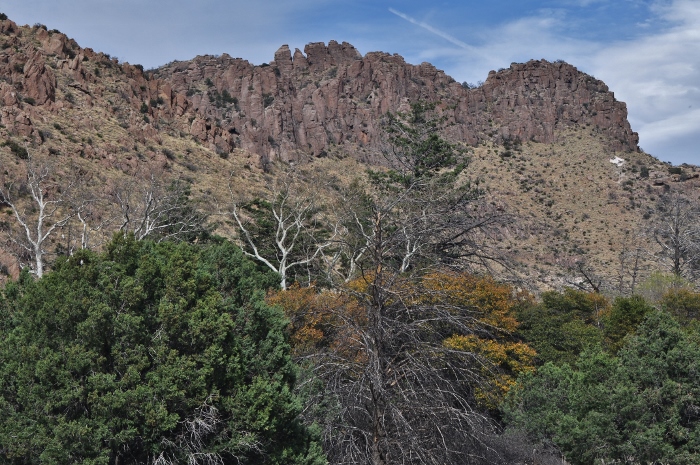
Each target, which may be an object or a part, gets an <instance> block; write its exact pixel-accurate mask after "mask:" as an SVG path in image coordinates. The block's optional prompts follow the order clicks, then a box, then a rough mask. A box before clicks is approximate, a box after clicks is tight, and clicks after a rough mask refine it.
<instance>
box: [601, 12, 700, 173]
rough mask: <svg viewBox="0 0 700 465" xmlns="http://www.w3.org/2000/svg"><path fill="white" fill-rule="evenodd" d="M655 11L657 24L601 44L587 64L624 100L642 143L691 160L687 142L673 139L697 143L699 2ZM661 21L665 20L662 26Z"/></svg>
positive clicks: (699, 134)
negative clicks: (640, 33) (633, 36)
mask: <svg viewBox="0 0 700 465" xmlns="http://www.w3.org/2000/svg"><path fill="white" fill-rule="evenodd" d="M655 11H656V12H657V13H658V17H657V18H656V21H655V23H656V24H655V26H656V27H658V29H657V30H651V31H647V35H645V36H643V37H642V38H640V39H637V40H634V41H628V42H619V43H616V44H613V45H611V46H608V47H605V48H604V49H602V50H601V51H600V52H599V53H597V54H596V55H595V56H594V57H593V65H592V66H593V70H594V72H595V73H596V74H597V75H598V76H599V77H600V78H602V79H603V80H604V81H605V82H606V83H607V84H608V85H609V86H610V88H611V89H613V90H614V91H615V94H616V97H617V98H618V99H620V100H623V101H625V102H627V104H628V109H629V112H630V122H631V123H632V127H633V129H635V130H637V131H638V132H639V134H640V145H641V146H642V147H644V148H645V149H646V150H648V151H649V152H650V153H652V154H654V155H657V156H659V157H661V158H664V159H665V158H671V157H672V156H674V155H675V154H676V153H677V154H678V156H679V157H683V159H684V160H691V159H692V158H689V157H692V154H689V153H688V152H687V150H688V147H689V146H690V144H685V145H686V147H680V146H679V147H677V148H674V144H675V141H676V140H677V139H678V138H682V139H684V140H686V141H687V140H690V139H693V140H696V141H697V142H698V143H700V53H698V51H700V2H697V1H694V0H675V1H673V2H672V3H670V4H666V5H663V6H657V7H656V9H655ZM664 22H669V23H670V26H667V27H666V28H662V27H663V26H664V25H665V24H664ZM699 146H700V145H699ZM662 152H663V153H662ZM695 153H696V154H697V155H695V157H696V158H695V159H694V160H693V161H694V162H695V163H699V164H700V151H696V152H695Z"/></svg>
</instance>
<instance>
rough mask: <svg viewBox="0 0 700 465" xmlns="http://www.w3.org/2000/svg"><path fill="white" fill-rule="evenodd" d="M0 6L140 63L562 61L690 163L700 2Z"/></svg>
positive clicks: (471, 72) (450, 67)
mask: <svg viewBox="0 0 700 465" xmlns="http://www.w3.org/2000/svg"><path fill="white" fill-rule="evenodd" d="M0 11H1V12H3V13H5V14H7V15H8V16H9V17H10V19H12V20H14V21H16V22H18V23H20V24H34V23H37V22H38V23H43V24H46V25H47V26H48V27H49V28H52V29H53V28H56V29H59V30H61V31H62V32H65V33H66V34H68V35H69V36H70V37H73V38H74V39H76V40H77V41H78V43H79V44H80V45H81V46H83V47H91V48H93V49H95V50H98V51H103V52H106V53H109V54H111V55H112V56H117V57H119V59H120V60H122V61H128V62H130V63H140V64H142V65H144V66H145V67H146V68H152V67H156V66H159V65H162V64H164V63H167V62H169V61H172V60H186V59H190V58H193V57H194V56H196V55H198V54H220V53H224V52H225V53H228V54H229V55H231V56H234V57H241V58H245V59H247V60H249V61H250V62H252V63H254V64H260V63H263V62H268V61H271V60H272V58H273V54H274V52H275V50H277V48H279V46H280V45H282V44H288V45H289V46H290V47H291V48H292V50H293V49H294V48H299V49H302V50H303V48H304V45H305V44H307V43H309V42H326V43H327V42H328V41H329V40H332V39H334V40H337V41H339V42H340V41H346V42H350V43H351V44H353V45H355V47H357V48H358V50H359V51H360V52H361V53H363V54H364V53H367V52H371V51H377V50H379V51H384V52H388V53H399V54H400V55H402V56H403V57H404V58H405V59H406V61H408V62H409V63H414V64H418V63H421V62H423V61H428V62H431V63H433V64H434V65H435V66H437V67H438V68H440V69H443V70H445V72H447V74H449V75H451V76H452V77H454V78H455V79H456V80H458V81H460V82H462V81H468V82H472V83H476V82H478V81H482V80H485V79H486V76H487V74H488V72H489V70H492V69H499V68H504V67H508V66H509V65H510V63H511V62H524V61H527V60H529V59H539V58H545V59H548V60H556V59H563V60H566V61H567V62H569V63H571V64H573V65H575V66H576V67H578V68H579V69H580V70H582V71H584V72H586V73H589V74H592V75H593V76H595V77H597V78H598V79H602V80H603V81H605V83H606V84H608V86H609V87H610V89H611V90H612V91H613V92H615V96H616V97H617V98H618V100H622V101H623V102H626V103H627V106H628V110H629V120H630V122H631V124H632V128H633V129H634V130H635V131H637V132H639V134H640V139H641V140H640V145H641V147H642V148H644V150H646V151H647V152H649V153H651V154H652V155H654V156H656V157H657V158H660V159H661V160H663V161H670V162H672V163H674V164H680V163H683V162H686V163H693V164H698V165H700V0H561V1H549V0H504V1H498V0H491V1H484V0H480V1H456V0H454V1H452V0H450V1H439V0H436V1H433V2H418V1H411V0H408V1H402V2H399V1H381V0H374V1H365V0H358V1H339V0H297V1H294V2H292V1H289V0H287V1H280V0H258V1H255V0H253V1H252V2H243V1H238V0H228V1H225V0H198V1H196V2H194V1H191V0H189V1H185V0H3V1H2V3H1V4H0Z"/></svg>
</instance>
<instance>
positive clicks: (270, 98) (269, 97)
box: [263, 94, 275, 108]
mask: <svg viewBox="0 0 700 465" xmlns="http://www.w3.org/2000/svg"><path fill="white" fill-rule="evenodd" d="M274 100H275V97H273V96H272V95H271V94H263V107H265V108H267V107H269V106H270V105H272V102H273V101H274Z"/></svg>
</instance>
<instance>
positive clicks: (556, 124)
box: [154, 41, 638, 160]
mask: <svg viewBox="0 0 700 465" xmlns="http://www.w3.org/2000/svg"><path fill="white" fill-rule="evenodd" d="M154 76H155V77H156V78H157V79H160V80H163V81H165V82H168V83H170V84H171V85H172V89H173V90H174V91H176V92H178V93H179V94H182V93H185V94H187V95H189V98H190V100H191V101H192V105H193V107H194V108H195V109H196V111H197V112H198V113H199V114H201V115H203V116H204V119H205V120H206V121H210V122H212V123H213V124H215V125H219V126H221V127H222V128H223V129H224V130H225V131H226V132H229V133H230V134H235V137H234V138H231V139H229V141H230V142H231V143H233V144H240V145H241V147H242V148H244V149H246V150H249V151H253V152H256V153H258V154H260V155H261V156H264V157H268V158H275V157H278V158H281V159H284V160H293V159H297V158H299V157H303V156H305V155H315V156H319V155H322V154H323V153H324V152H325V150H326V149H327V147H328V146H329V145H344V144H348V145H351V146H353V148H356V147H364V148H367V149H368V152H370V153H371V152H372V149H373V148H376V146H377V144H378V142H379V133H380V130H379V124H380V120H381V118H382V115H384V114H385V113H386V112H387V111H391V112H396V111H400V110H405V109H407V108H408V107H407V105H408V104H409V103H410V102H416V101H418V100H424V101H429V102H440V104H439V109H440V110H441V112H442V113H443V115H444V116H446V117H447V118H448V120H449V122H451V123H454V124H451V125H450V128H451V129H450V136H451V137H452V138H453V139H455V140H461V141H464V142H466V143H469V144H477V143H479V142H481V141H484V140H492V141H499V140H503V139H509V138H510V139H515V138H519V139H521V140H532V141H536V142H544V143H549V142H553V141H554V139H555V137H556V136H555V132H556V131H555V129H557V128H563V127H569V126H576V125H580V126H584V125H585V126H592V127H594V128H596V129H597V130H598V131H600V132H601V133H604V134H605V135H606V136H607V139H608V140H609V146H610V149H611V150H615V151H629V150H633V151H636V150H637V143H638V137H637V134H636V133H634V132H633V131H632V130H631V128H630V126H629V123H628V122H627V110H626V106H625V104H624V103H622V102H619V101H617V100H615V97H614V95H613V93H612V92H610V91H609V90H608V88H607V86H606V85H605V84H604V83H603V82H601V81H599V80H597V79H595V78H593V77H591V76H589V75H587V74H585V73H581V72H580V71H578V70H577V69H576V68H575V67H573V66H571V65H569V64H566V63H549V62H547V61H545V60H540V61H530V62H528V63H524V64H512V65H511V66H510V68H508V69H503V70H500V71H498V72H495V71H492V72H491V73H489V75H488V78H487V79H486V81H485V82H484V83H483V85H481V86H479V87H476V88H466V87H465V86H463V85H461V84H459V83H457V82H455V81H454V79H452V78H451V77H449V76H447V75H446V74H445V73H444V72H442V71H440V70H438V69H436V68H435V67H434V66H432V65H430V64H428V63H422V64H421V65H410V64H408V63H406V62H405V61H404V59H403V58H402V57H400V56H398V55H389V54H386V53H379V52H373V53H368V54H366V55H365V56H364V57H363V56H362V55H361V54H360V53H359V52H358V51H357V50H356V49H355V48H354V47H353V46H352V45H350V44H348V43H345V42H343V43H342V44H339V43H337V42H335V41H331V42H330V43H329V44H328V45H327V46H326V45H324V44H323V43H315V44H309V45H307V46H306V47H305V49H304V53H302V52H301V51H300V50H299V49H297V50H295V52H294V54H292V53H291V51H290V49H289V47H288V46H286V45H284V46H282V47H281V48H280V49H279V50H278V51H277V52H276V53H275V57H274V60H273V61H272V62H270V63H269V64H263V65H261V66H254V65H252V64H250V63H248V62H247V61H245V60H242V59H240V58H231V57H229V56H227V55H222V56H220V57H213V56H204V57H197V58H195V59H194V60H191V61H186V62H177V63H171V64H169V65H166V66H164V67H162V68H160V69H158V70H156V71H155V72H154ZM202 84H205V87H203V86H202ZM200 126H201V123H200ZM192 130H193V131H194V133H195V134H197V136H198V137H201V138H205V137H206V136H205V134H204V130H203V129H202V128H201V127H193V128H192ZM210 142H213V143H214V144H216V143H217V141H216V140H210Z"/></svg>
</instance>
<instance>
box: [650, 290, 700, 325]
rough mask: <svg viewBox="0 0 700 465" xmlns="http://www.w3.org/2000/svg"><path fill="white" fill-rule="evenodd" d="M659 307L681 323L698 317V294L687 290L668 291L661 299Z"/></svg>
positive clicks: (699, 307) (699, 315) (699, 305)
mask: <svg viewBox="0 0 700 465" xmlns="http://www.w3.org/2000/svg"><path fill="white" fill-rule="evenodd" d="M660 305H661V308H662V309H664V310H666V311H667V312H669V313H671V314H672V315H673V316H675V317H676V318H677V319H678V320H679V321H681V322H683V323H688V322H690V321H692V320H697V319H698V317H700V293H697V292H693V291H692V290H691V289H688V288H680V289H669V290H668V291H667V292H666V293H665V294H664V295H663V297H662V298H661V302H660Z"/></svg>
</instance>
